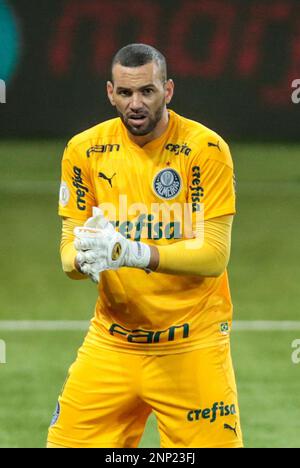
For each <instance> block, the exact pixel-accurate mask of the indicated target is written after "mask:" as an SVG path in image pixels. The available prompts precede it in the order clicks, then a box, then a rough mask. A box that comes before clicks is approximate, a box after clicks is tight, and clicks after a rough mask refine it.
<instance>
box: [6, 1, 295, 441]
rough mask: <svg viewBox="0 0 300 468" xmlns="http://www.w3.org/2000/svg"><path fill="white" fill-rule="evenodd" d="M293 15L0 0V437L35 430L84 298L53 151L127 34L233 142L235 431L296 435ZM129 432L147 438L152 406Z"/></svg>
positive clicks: (44, 422) (88, 298)
mask: <svg viewBox="0 0 300 468" xmlns="http://www.w3.org/2000/svg"><path fill="white" fill-rule="evenodd" d="M299 20H300V3H299V2H298V1H296V0H286V1H281V0H276V1H268V0H262V1H258V0H257V1H256V0H249V1H246V0H243V1H241V0H240V1H239V0H227V1H225V0H224V1H223V0H197V1H196V0H195V1H193V0H190V1H183V0H178V1H177V0H173V1H169V0H164V1H163V2H161V1H154V0H152V1H150V0H139V1H137V0H127V1H126V2H123V1H115V0H111V1H110V2H106V1H102V0H64V1H60V0H51V2H47V1H44V0H39V1H37V0H32V1H31V2H30V4H28V2H24V1H21V0H11V1H8V0H0V79H2V80H4V81H5V82H6V84H7V95H6V104H0V124H1V141H0V170H1V171H0V174H1V182H0V197H1V248H0V256H1V258H0V260H1V269H0V297H1V305H0V340H5V342H6V346H7V364H6V365H4V364H0V382H1V385H0V447H43V446H44V445H45V439H46V433H47V427H48V425H49V422H50V420H51V416H52V413H53V410H54V408H55V405H56V400H57V395H58V393H59V391H60V387H61V385H62V383H63V381H64V378H65V375H66V372H67V369H68V367H69V365H70V364H71V362H72V361H73V360H74V358H75V356H76V351H77V349H78V347H79V345H80V344H81V342H82V339H83V337H84V334H85V326H84V325H83V326H82V325H81V329H74V330H71V329H70V328H71V323H70V321H88V320H89V319H90V318H91V316H92V314H93V307H94V302H95V299H96V289H95V287H94V285H93V284H91V283H89V282H83V283H80V284H78V283H76V282H72V281H70V280H68V279H67V278H66V277H65V276H64V274H63V273H62V271H61V267H60V260H59V254H58V249H59V240H60V220H59V219H58V217H57V214H56V212H57V198H58V197H57V194H58V187H59V173H60V158H61V155H62V151H63V149H64V145H65V142H66V141H67V140H68V139H69V138H70V137H71V136H72V135H74V134H76V133H78V132H80V131H81V130H83V129H85V128H87V127H89V126H91V125H93V124H95V123H97V122H99V121H101V120H105V119H106V118H110V117H112V116H114V113H113V110H112V109H111V108H110V106H109V104H108V103H107V102H106V98H105V88H104V85H105V80H106V79H107V78H108V77H109V65H110V59H111V57H112V54H113V53H114V52H115V51H116V50H117V49H118V48H119V47H121V46H122V45H124V44H127V43H129V42H146V43H150V44H152V45H154V46H157V47H158V48H159V49H161V50H162V51H163V52H165V54H166V55H167V57H168V59H169V60H168V61H169V64H170V67H169V74H170V76H172V77H174V79H175V82H176V85H177V87H176V96H175V99H174V102H173V104H172V107H173V108H174V110H176V111H177V112H179V113H182V114H184V115H186V116H188V117H190V118H194V119H197V120H199V121H201V122H202V123H204V124H206V125H207V126H209V127H211V128H214V129H215V130H216V131H218V132H219V133H221V135H222V136H224V138H225V139H226V140H227V141H229V143H230V144H231V147H232V153H233V157H234V161H235V166H236V176H237V194H238V216H237V217H236V221H235V225H234V233H233V243H232V257H231V263H230V268H229V274H230V277H231V287H232V295H233V301H234V305H235V319H236V320H237V321H238V323H237V325H236V327H235V328H234V330H233V333H232V347H233V356H234V361H235V366H236V373H237V380H238V387H239V393H240V404H241V412H242V422H243V430H244V437H245V443H246V446H248V447H300V437H299V435H300V418H299V408H300V364H299V365H298V366H297V365H295V364H293V363H292V359H291V354H292V342H293V341H294V340H295V339H300V321H299V306H300V288H299V284H300V283H299V280H300V274H299V264H300V249H299V238H300V236H299V212H300V197H299V194H300V154H299V153H300V133H299V123H300V104H298V105H296V104H293V103H292V99H291V94H292V88H291V84H292V81H293V80H294V79H297V78H299V79H300V52H299V51H300V21H299ZM8 321H9V322H10V323H8ZM24 321H30V323H29V324H27V325H29V326H28V329H26V326H25V325H26V324H24ZM40 321H43V322H44V328H46V326H45V325H46V324H45V321H58V322H59V323H60V324H61V326H63V325H64V324H66V325H67V327H68V328H69V330H63V329H61V330H47V329H44V330H42V325H43V324H41V322H40ZM257 321H259V322H257ZM262 321H263V322H265V323H264V324H263V323H262ZM287 322H288V323H287ZM68 324H69V325H68ZM262 325H264V327H265V328H264V327H263V326H262ZM34 328H35V329H34ZM141 446H143V447H158V446H159V438H158V433H157V430H156V424H155V420H154V418H153V417H151V418H150V419H149V422H148V425H147V428H146V431H145V434H144V437H143V440H142V443H141Z"/></svg>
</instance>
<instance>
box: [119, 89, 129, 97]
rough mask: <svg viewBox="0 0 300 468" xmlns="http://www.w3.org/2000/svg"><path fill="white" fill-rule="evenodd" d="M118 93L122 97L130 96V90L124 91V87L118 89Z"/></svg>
mask: <svg viewBox="0 0 300 468" xmlns="http://www.w3.org/2000/svg"><path fill="white" fill-rule="evenodd" d="M119 94H120V96H123V97H128V96H130V92H129V91H126V89H123V90H122V91H119Z"/></svg>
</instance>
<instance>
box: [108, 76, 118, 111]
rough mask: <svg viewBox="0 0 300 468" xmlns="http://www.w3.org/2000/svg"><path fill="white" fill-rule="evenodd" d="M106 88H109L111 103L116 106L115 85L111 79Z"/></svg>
mask: <svg viewBox="0 0 300 468" xmlns="http://www.w3.org/2000/svg"><path fill="white" fill-rule="evenodd" d="M106 90H107V96H108V99H109V100H110V103H111V105H112V106H115V105H116V103H115V100H114V85H113V83H112V82H111V81H108V82H107V83H106Z"/></svg>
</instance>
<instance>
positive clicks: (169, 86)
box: [165, 80, 175, 104]
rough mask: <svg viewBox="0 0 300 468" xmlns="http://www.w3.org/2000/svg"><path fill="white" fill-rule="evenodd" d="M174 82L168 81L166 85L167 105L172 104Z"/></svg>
mask: <svg viewBox="0 0 300 468" xmlns="http://www.w3.org/2000/svg"><path fill="white" fill-rule="evenodd" d="M174 88H175V85H174V81H173V80H168V81H167V82H166V85H165V96H166V103H167V104H170V102H171V100H172V97H173V96H174Z"/></svg>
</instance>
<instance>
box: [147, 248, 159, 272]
mask: <svg viewBox="0 0 300 468" xmlns="http://www.w3.org/2000/svg"><path fill="white" fill-rule="evenodd" d="M149 247H150V252H151V255H150V262H149V265H148V268H149V270H151V271H156V270H157V268H158V265H159V250H158V248H157V247H155V246H154V245H150V246H149Z"/></svg>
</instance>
